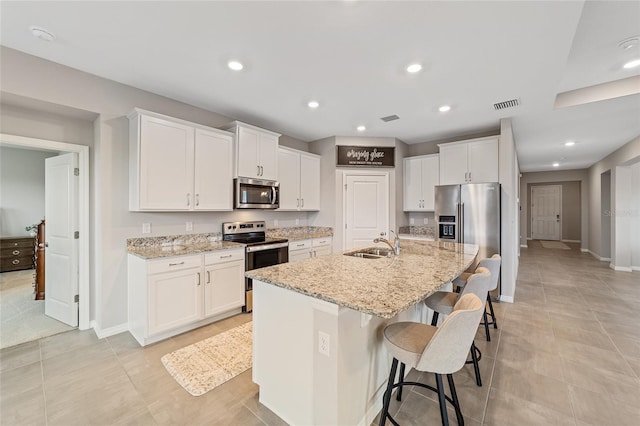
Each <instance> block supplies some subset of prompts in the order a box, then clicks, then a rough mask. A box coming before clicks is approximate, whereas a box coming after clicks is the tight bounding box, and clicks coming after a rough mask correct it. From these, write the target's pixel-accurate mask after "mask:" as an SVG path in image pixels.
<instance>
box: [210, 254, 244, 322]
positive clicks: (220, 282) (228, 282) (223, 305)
mask: <svg viewBox="0 0 640 426" xmlns="http://www.w3.org/2000/svg"><path fill="white" fill-rule="evenodd" d="M204 285H205V287H204V315H205V317H209V316H211V315H216V314H220V313H223V312H226V311H229V310H231V309H236V308H239V307H241V306H243V305H244V262H243V261H236V262H226V263H219V264H215V265H210V266H206V267H205V284H204Z"/></svg>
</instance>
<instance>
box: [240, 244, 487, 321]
mask: <svg viewBox="0 0 640 426" xmlns="http://www.w3.org/2000/svg"><path fill="white" fill-rule="evenodd" d="M350 251H353V250H350ZM477 253H478V246H476V245H472V244H457V243H452V242H444V241H438V242H434V241H420V240H403V241H402V242H401V244H400V256H397V257H396V256H394V257H391V258H380V259H362V258H357V257H352V256H344V255H343V254H342V253H340V254H331V255H326V256H321V257H316V258H311V259H308V260H305V261H303V262H299V263H294V264H291V263H284V264H281V265H275V266H268V267H266V268H261V269H255V270H252V271H247V272H246V273H245V275H246V276H247V277H249V278H253V279H255V280H259V281H263V282H266V283H269V284H273V285H276V286H278V287H283V288H287V289H290V290H292V291H296V292H298V293H302V294H306V295H308V296H311V297H315V298H317V299H321V300H324V301H327V302H330V303H335V304H337V305H339V306H343V307H347V308H351V309H353V310H356V311H359V312H362V313H365V314H371V315H375V316H378V317H381V318H392V317H394V316H396V315H397V314H398V313H399V312H401V311H403V310H405V309H408V308H409V307H411V306H413V305H415V304H416V303H418V302H420V301H421V300H423V299H424V298H425V297H427V296H429V295H430V294H432V293H434V292H436V291H438V290H439V289H441V288H442V287H443V286H445V285H446V284H447V283H448V282H449V281H451V280H452V279H454V278H455V277H457V276H458V275H460V274H461V273H462V272H464V271H465V270H466V269H467V268H468V267H469V266H470V265H471V263H472V262H473V260H474V258H475V256H476V254H477Z"/></svg>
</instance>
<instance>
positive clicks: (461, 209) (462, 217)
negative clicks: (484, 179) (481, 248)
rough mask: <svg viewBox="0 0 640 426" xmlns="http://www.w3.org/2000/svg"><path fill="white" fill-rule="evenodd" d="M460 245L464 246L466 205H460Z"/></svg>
mask: <svg viewBox="0 0 640 426" xmlns="http://www.w3.org/2000/svg"><path fill="white" fill-rule="evenodd" d="M458 235H459V236H460V243H462V244H464V203H460V233H459V234H458Z"/></svg>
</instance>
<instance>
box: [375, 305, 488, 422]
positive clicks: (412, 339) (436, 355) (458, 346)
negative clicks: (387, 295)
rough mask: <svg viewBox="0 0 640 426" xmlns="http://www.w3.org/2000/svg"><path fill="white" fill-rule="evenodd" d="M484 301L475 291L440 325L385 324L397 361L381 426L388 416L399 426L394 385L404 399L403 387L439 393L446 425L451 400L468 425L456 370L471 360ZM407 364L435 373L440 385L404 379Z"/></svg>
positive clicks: (387, 342) (460, 419) (386, 338)
mask: <svg viewBox="0 0 640 426" xmlns="http://www.w3.org/2000/svg"><path fill="white" fill-rule="evenodd" d="M483 300H484V299H480V298H478V296H476V295H475V294H465V295H463V296H462V297H460V299H459V300H458V301H457V303H456V304H455V306H454V308H453V310H452V312H451V313H450V315H449V316H448V317H447V319H446V320H445V321H444V322H443V323H442V325H441V326H440V327H434V326H432V325H427V324H423V323H419V322H396V323H393V324H390V325H388V326H387V327H385V329H384V332H383V339H384V344H385V346H386V348H387V350H388V351H389V353H390V354H391V355H392V356H393V361H392V363H391V372H390V373H389V381H388V382H387V390H386V391H385V393H384V396H383V406H382V412H381V413H380V426H384V424H385V423H386V421H387V418H389V420H390V421H391V423H393V424H394V425H398V423H397V422H396V421H395V420H394V419H393V417H392V416H391V415H390V414H389V403H390V401H391V392H392V391H393V389H394V388H399V389H398V392H397V395H396V397H397V399H398V400H400V399H401V398H402V387H403V386H420V387H424V388H427V389H430V390H432V391H434V392H437V394H438V402H439V405H440V416H441V418H442V424H443V425H445V426H446V425H448V424H449V419H448V416H447V407H446V402H447V401H449V402H450V403H451V404H452V405H453V407H454V408H455V411H456V418H457V420H458V424H459V425H464V419H463V417H462V411H461V410H460V402H459V401H458V396H457V394H456V388H455V384H454V383H453V373H455V372H456V371H458V370H460V369H461V368H462V367H463V366H464V363H465V361H466V359H467V353H468V352H469V346H470V345H471V342H472V341H473V338H474V336H475V334H476V330H477V329H478V323H479V322H480V317H481V316H482V310H483V309H484V303H483V302H482V301H483ZM398 362H400V363H401V366H400V377H399V382H398V383H395V378H396V371H397V368H398ZM405 366H408V367H409V368H415V369H416V370H418V371H424V372H430V373H435V376H436V388H433V387H432V386H429V385H427V384H424V383H420V382H405V381H403V380H404V367H405ZM443 374H446V375H447V381H448V382H449V390H450V392H451V396H450V397H449V396H447V395H446V394H445V391H444V386H443V384H442V375H443Z"/></svg>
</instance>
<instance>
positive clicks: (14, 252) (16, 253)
mask: <svg viewBox="0 0 640 426" xmlns="http://www.w3.org/2000/svg"><path fill="white" fill-rule="evenodd" d="M11 254H13V255H14V256H17V255H19V254H20V250H14V251H13V252H11Z"/></svg>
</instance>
